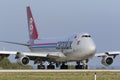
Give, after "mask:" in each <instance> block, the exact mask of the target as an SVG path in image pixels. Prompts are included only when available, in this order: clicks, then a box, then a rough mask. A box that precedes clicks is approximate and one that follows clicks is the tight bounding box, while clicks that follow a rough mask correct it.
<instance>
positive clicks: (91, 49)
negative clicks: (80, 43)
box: [88, 45, 96, 57]
mask: <svg viewBox="0 0 120 80" xmlns="http://www.w3.org/2000/svg"><path fill="white" fill-rule="evenodd" d="M88 52H89V53H88V54H89V56H91V57H93V56H94V54H95V53H96V46H95V45H91V46H89V49H88Z"/></svg>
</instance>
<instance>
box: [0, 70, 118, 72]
mask: <svg viewBox="0 0 120 80" xmlns="http://www.w3.org/2000/svg"><path fill="white" fill-rule="evenodd" d="M0 72H120V70H0Z"/></svg>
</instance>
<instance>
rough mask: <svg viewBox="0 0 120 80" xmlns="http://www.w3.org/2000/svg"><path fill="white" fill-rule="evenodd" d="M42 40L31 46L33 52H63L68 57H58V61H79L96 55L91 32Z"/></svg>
mask: <svg viewBox="0 0 120 80" xmlns="http://www.w3.org/2000/svg"><path fill="white" fill-rule="evenodd" d="M48 41H51V40H47V41H46V40H40V42H39V44H38V42H37V43H35V44H34V45H32V46H30V47H29V48H30V50H31V51H32V52H38V53H39V52H53V51H54V52H62V53H63V54H64V55H65V56H66V57H64V58H56V61H59V60H62V61H79V60H85V59H89V58H91V57H93V56H94V54H95V52H96V46H95V43H94V42H93V40H92V38H91V36H90V35H89V34H82V35H80V34H78V35H75V36H74V37H72V38H68V39H67V40H64V41H51V42H48Z"/></svg>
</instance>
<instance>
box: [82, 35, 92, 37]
mask: <svg viewBox="0 0 120 80" xmlns="http://www.w3.org/2000/svg"><path fill="white" fill-rule="evenodd" d="M82 37H91V36H90V35H82Z"/></svg>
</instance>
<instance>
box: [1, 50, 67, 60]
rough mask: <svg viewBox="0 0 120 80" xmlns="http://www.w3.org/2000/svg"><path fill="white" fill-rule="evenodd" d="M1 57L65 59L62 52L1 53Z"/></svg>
mask: <svg viewBox="0 0 120 80" xmlns="http://www.w3.org/2000/svg"><path fill="white" fill-rule="evenodd" d="M0 55H17V56H18V55H20V56H19V57H22V56H27V57H40V58H41V57H42V58H56V57H57V58H58V57H65V55H64V54H63V53H62V52H17V51H0Z"/></svg>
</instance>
